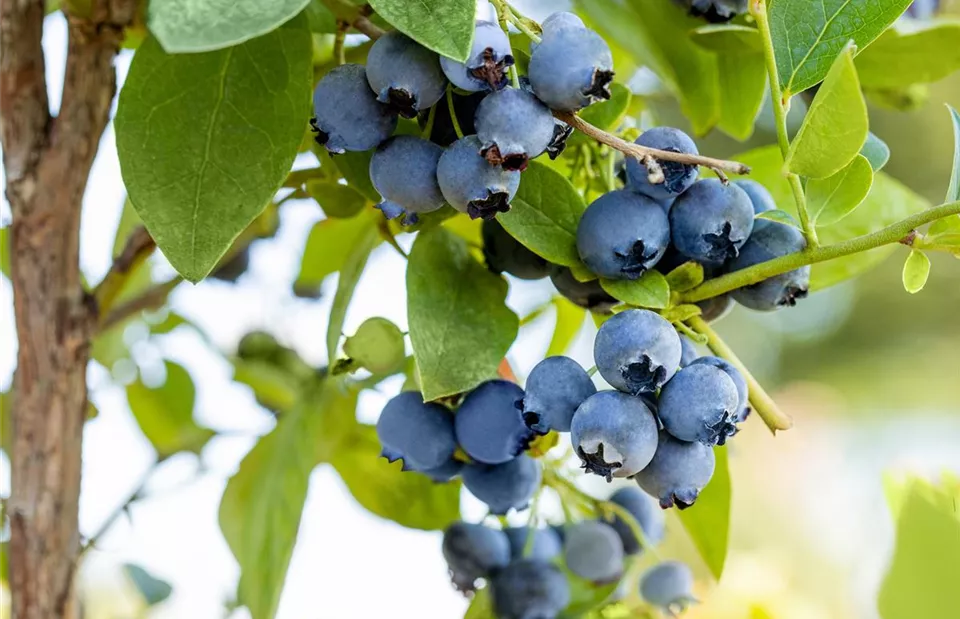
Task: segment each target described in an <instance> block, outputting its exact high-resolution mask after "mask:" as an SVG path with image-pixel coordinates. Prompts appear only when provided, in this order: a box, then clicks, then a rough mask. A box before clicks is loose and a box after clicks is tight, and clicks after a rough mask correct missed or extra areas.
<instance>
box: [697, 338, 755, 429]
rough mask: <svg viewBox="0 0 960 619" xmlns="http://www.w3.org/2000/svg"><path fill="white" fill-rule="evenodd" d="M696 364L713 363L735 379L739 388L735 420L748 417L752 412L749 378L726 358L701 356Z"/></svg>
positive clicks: (731, 378)
mask: <svg viewBox="0 0 960 619" xmlns="http://www.w3.org/2000/svg"><path fill="white" fill-rule="evenodd" d="M693 363H694V364H701V363H702V364H704V365H712V366H713V367H715V368H718V369H721V370H723V371H724V372H726V373H727V376H729V377H730V380H732V381H733V384H734V385H735V386H736V388H737V413H736V415H734V421H735V422H736V423H739V422H741V421H743V420H744V419H746V418H747V415H748V414H749V412H750V391H749V389H748V387H747V379H745V378H744V377H743V374H741V373H740V370H738V369H737V368H736V367H735V366H734V365H733V364H732V363H730V362H729V361H727V360H726V359H721V358H720V357H712V356H709V355H708V356H706V357H700V358H699V359H697V360H696V361H694V362H693Z"/></svg>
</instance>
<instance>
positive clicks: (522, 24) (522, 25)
mask: <svg viewBox="0 0 960 619" xmlns="http://www.w3.org/2000/svg"><path fill="white" fill-rule="evenodd" d="M507 10H508V11H509V12H510V15H509V18H510V23H511V24H513V25H514V26H516V27H517V30H519V31H520V32H522V33H523V34H525V35H527V38H528V39H530V40H531V41H533V42H534V43H539V42H540V34H539V33H538V32H536V30H539V29H540V25H539V24H537V22H535V21H534V20H532V19H530V18H529V17H524V16H523V15H521V14H520V11H518V10H517V9H515V8H513V7H512V6H510V5H509V4H508V5H507ZM532 26H536V30H535V29H534V28H533V27H532Z"/></svg>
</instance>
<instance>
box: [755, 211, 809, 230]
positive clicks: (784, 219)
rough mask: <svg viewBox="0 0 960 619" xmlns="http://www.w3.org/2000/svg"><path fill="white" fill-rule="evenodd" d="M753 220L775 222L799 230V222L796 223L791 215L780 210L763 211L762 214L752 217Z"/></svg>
mask: <svg viewBox="0 0 960 619" xmlns="http://www.w3.org/2000/svg"><path fill="white" fill-rule="evenodd" d="M754 219H766V220H768V221H775V222H777V223H781V224H785V225H788V226H792V227H794V228H796V229H797V230H800V229H801V226H800V222H798V221H797V220H796V218H795V217H794V216H793V215H791V214H790V213H788V212H786V211H781V210H780V209H773V210H772V211H763V212H762V213H757V214H756V215H755V216H754Z"/></svg>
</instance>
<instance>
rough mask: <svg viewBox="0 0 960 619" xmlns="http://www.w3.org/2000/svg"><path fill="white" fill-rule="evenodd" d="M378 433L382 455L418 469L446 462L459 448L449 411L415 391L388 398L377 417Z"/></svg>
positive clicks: (432, 467)
mask: <svg viewBox="0 0 960 619" xmlns="http://www.w3.org/2000/svg"><path fill="white" fill-rule="evenodd" d="M377 437H378V438H379V439H380V444H381V445H382V446H383V452H382V455H383V457H385V458H386V459H387V460H389V461H390V462H395V461H397V460H403V464H404V467H405V468H409V469H413V470H415V471H427V470H430V469H434V468H437V467H439V466H442V465H444V464H446V463H447V462H448V461H449V460H450V459H451V458H452V457H453V452H454V451H456V449H457V439H456V437H455V435H454V431H453V416H452V415H451V414H450V411H448V410H447V409H446V408H444V407H443V406H441V405H439V404H433V403H428V402H424V401H423V396H421V395H420V394H419V393H417V392H416V391H404V392H403V393H401V394H400V395H398V396H396V397H394V398H393V399H391V400H390V401H389V402H387V405H386V406H385V407H384V408H383V412H381V413H380V419H379V420H378V421H377Z"/></svg>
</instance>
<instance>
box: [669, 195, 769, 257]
mask: <svg viewBox="0 0 960 619" xmlns="http://www.w3.org/2000/svg"><path fill="white" fill-rule="evenodd" d="M752 230H753V205H752V204H751V202H750V197H749V196H748V195H747V193H746V192H745V191H744V190H743V189H740V187H738V186H737V185H734V184H729V185H724V184H723V183H722V182H720V180H719V179H716V178H707V179H704V180H702V181H698V182H696V183H694V184H693V186H692V187H690V189H688V190H687V191H685V192H684V193H683V194H682V195H681V196H680V197H679V198H677V201H676V202H674V203H673V206H672V207H671V208H670V232H671V237H672V238H673V244H674V245H676V246H677V249H678V250H680V253H682V254H684V255H685V256H687V257H688V258H691V259H693V260H698V261H700V262H703V263H704V264H707V265H713V266H719V265H721V264H723V263H724V262H726V261H727V260H731V259H733V258H736V257H737V255H738V254H739V251H740V247H742V246H743V244H744V243H745V242H746V240H747V237H749V236H750V232H751V231H752Z"/></svg>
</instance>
